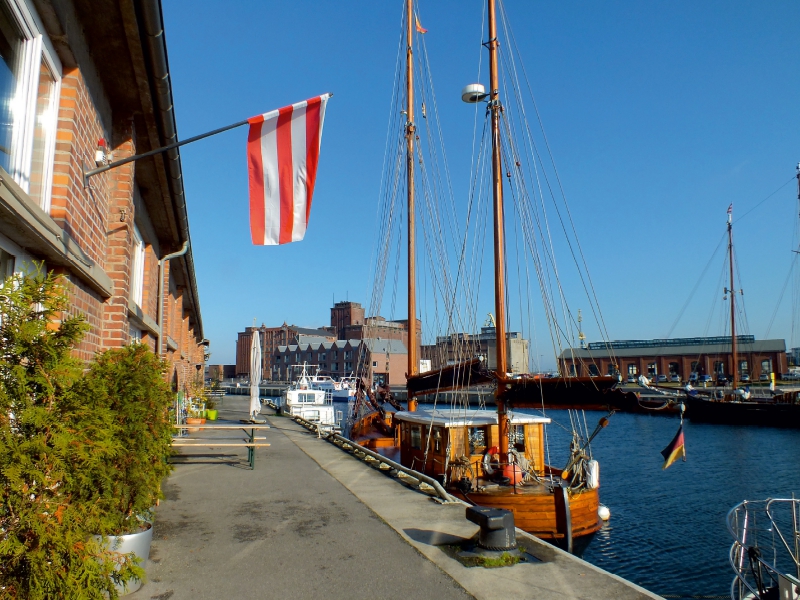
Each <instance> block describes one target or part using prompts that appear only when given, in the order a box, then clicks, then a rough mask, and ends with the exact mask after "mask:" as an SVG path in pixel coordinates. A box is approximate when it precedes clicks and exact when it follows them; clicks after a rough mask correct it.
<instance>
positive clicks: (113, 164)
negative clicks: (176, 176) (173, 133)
mask: <svg viewBox="0 0 800 600" xmlns="http://www.w3.org/2000/svg"><path fill="white" fill-rule="evenodd" d="M328 97H330V98H332V97H333V94H332V93H330V92H329V93H328ZM249 122H250V119H245V120H244V121H239V122H238V123H234V124H232V125H226V126H225V127H220V128H219V129H215V130H213V131H209V132H207V133H201V134H200V135H196V136H194V137H190V138H189V139H186V140H183V141H181V142H173V143H172V144H168V145H166V146H162V147H161V148H156V149H155V150H150V151H149V152H144V153H143V154H134V155H133V156H129V157H127V158H123V159H120V160H115V161H114V162H111V163H108V164H107V165H104V166H102V167H97V168H96V169H91V170H89V171H87V170H86V166H85V165H81V168H82V170H83V187H84V188H87V187H89V177H93V176H94V175H99V174H100V173H105V172H106V171H110V170H111V169H116V168H117V167H121V166H122V165H127V164H128V163H132V162H134V161H137V160H139V159H141V158H147V157H149V156H155V155H156V154H161V153H163V152H167V151H169V150H172V149H173V148H179V147H180V146H185V145H186V144H191V143H192V142H196V141H198V140H202V139H204V138H207V137H211V136H212V135H217V134H218V133H223V132H225V131H230V130H231V129H236V128H237V127H242V126H243V125H247V124H248V123H249Z"/></svg>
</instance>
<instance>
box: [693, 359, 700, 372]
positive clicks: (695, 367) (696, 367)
mask: <svg viewBox="0 0 800 600" xmlns="http://www.w3.org/2000/svg"><path fill="white" fill-rule="evenodd" d="M699 366H700V363H699V362H698V361H696V360H693V361H692V373H697V369H698V368H699Z"/></svg>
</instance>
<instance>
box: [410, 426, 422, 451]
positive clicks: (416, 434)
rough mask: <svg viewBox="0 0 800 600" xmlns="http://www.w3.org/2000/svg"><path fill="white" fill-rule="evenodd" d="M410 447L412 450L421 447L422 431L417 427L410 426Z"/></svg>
mask: <svg viewBox="0 0 800 600" xmlns="http://www.w3.org/2000/svg"><path fill="white" fill-rule="evenodd" d="M411 447H412V448H413V449H414V450H421V449H422V431H421V430H420V428H419V427H412V428H411Z"/></svg>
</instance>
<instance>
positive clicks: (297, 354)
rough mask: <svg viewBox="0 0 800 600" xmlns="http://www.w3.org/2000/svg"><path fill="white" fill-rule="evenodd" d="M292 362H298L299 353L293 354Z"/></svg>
mask: <svg viewBox="0 0 800 600" xmlns="http://www.w3.org/2000/svg"><path fill="white" fill-rule="evenodd" d="M294 362H296V363H299V362H300V353H299V352H295V353H294Z"/></svg>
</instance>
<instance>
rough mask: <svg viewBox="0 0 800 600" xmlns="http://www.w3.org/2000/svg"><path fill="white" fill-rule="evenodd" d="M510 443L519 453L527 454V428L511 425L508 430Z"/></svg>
mask: <svg viewBox="0 0 800 600" xmlns="http://www.w3.org/2000/svg"><path fill="white" fill-rule="evenodd" d="M508 441H509V443H510V444H511V445H513V446H514V448H516V450H517V452H525V426H524V425H511V426H510V427H509V428H508Z"/></svg>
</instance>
